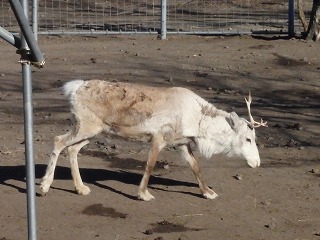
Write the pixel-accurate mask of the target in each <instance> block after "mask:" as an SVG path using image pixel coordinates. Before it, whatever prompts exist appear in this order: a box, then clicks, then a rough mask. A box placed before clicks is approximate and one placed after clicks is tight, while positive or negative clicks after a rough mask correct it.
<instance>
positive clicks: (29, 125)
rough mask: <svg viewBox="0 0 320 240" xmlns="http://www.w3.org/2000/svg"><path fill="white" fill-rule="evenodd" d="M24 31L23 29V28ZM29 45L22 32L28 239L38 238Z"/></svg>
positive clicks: (25, 2)
mask: <svg viewBox="0 0 320 240" xmlns="http://www.w3.org/2000/svg"><path fill="white" fill-rule="evenodd" d="M21 5H22V8H23V11H24V14H25V16H26V17H27V20H28V12H29V8H28V0H21ZM22 32H23V30H22ZM29 51H30V49H29V46H28V44H27V41H26V39H25V36H24V35H23V33H21V65H22V82H23V109H24V136H25V159H26V175H27V213H28V239H29V240H36V239H37V234H36V203H35V196H36V194H35V166H34V159H33V157H34V156H33V109H32V77H31V66H30V61H27V60H26V59H29V57H28V54H29Z"/></svg>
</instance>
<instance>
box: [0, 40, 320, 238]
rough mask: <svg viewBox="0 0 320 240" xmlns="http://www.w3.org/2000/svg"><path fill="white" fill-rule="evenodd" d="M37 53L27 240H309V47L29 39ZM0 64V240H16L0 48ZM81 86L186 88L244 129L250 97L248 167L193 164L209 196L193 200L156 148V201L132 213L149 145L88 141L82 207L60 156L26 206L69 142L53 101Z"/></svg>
mask: <svg viewBox="0 0 320 240" xmlns="http://www.w3.org/2000/svg"><path fill="white" fill-rule="evenodd" d="M39 44H40V48H41V49H42V51H43V52H45V57H46V65H45V67H44V68H43V69H41V70H39V69H36V68H32V70H33V71H32V72H33V74H32V75H33V86H34V88H33V90H34V94H33V98H34V102H33V104H34V135H35V136H34V140H35V163H36V166H35V167H36V182H37V197H36V203H37V209H36V211H37V226H38V229H37V234H38V239H47V240H51V239H52V240H53V239H54V240H56V239H68V240H69V239H78V240H87V239H107V240H109V239H110V240H111V239H119V240H120V239H121V240H122V239H148V240H149V239H150V240H151V239H157V240H161V239H163V240H171V239H172V240H178V239H179V240H186V239H214V240H225V239H229V240H232V239H237V240H238V239H244V240H247V239H254V240H257V239H259V240H262V239H265V240H270V239H282V240H283V239H320V135H319V130H320V127H319V123H320V98H319V96H320V77H319V76H320V59H319V56H320V50H319V44H316V43H313V42H306V41H303V40H299V39H290V40H288V39H281V38H271V37H266V38H262V37H260V38H256V37H248V36H241V37H240V36H235V37H199V36H169V39H168V40H164V41H161V40H158V39H157V37H156V36H137V35H132V36H99V37H75V36H63V37H61V36H41V37H40V39H39ZM0 56H1V57H0V83H1V85H0V107H1V111H0V122H1V124H0V131H1V135H0V156H1V161H0V206H1V208H0V239H1V240H20V239H27V236H28V235H27V216H26V185H25V167H24V165H25V162H24V161H25V160H24V132H23V105H22V98H23V96H22V83H21V66H20V64H19V63H18V60H19V55H17V54H16V53H15V49H14V48H13V47H12V46H10V45H9V44H7V43H5V42H4V41H1V40H0ZM92 78H99V79H107V80H113V81H128V82H132V83H138V84H147V85H154V86H155V85H156V86H168V87H169V86H182V87H187V88H189V89H191V90H193V91H195V92H196V93H197V94H199V95H200V96H202V97H204V98H205V99H207V100H208V101H210V102H211V103H213V104H214V105H215V106H217V107H219V108H221V109H223V110H226V111H236V112H237V113H238V114H239V115H241V116H242V117H245V118H247V117H248V116H247V110H246V105H245V101H244V97H245V96H246V95H247V94H248V91H249V90H251V93H252V96H253V104H252V112H253V115H254V116H255V118H257V119H259V118H260V117H262V118H263V119H264V120H267V121H268V125H269V127H268V128H259V129H257V135H258V139H257V142H258V146H259V151H260V155H261V160H262V164H261V167H260V168H258V169H251V168H249V167H248V166H247V165H246V162H245V160H242V159H237V158H226V157H224V156H215V157H212V158H211V159H209V160H206V159H204V158H203V157H200V165H201V168H202V171H203V175H204V176H205V178H206V180H207V182H208V183H209V185H210V187H212V188H213V189H214V190H215V191H216V192H217V193H218V195H219V197H218V198H217V199H215V200H207V199H204V198H203V197H202V195H201V194H200V190H199V188H198V186H197V184H196V180H195V178H194V176H193V174H192V171H191V169H190V168H189V166H188V165H187V163H185V162H183V161H181V160H180V156H179V152H178V151H177V150H175V149H174V148H167V149H165V150H164V151H163V152H162V153H161V155H160V159H159V163H158V164H157V167H156V169H155V171H154V173H153V177H152V179H151V181H150V192H151V193H152V194H153V195H154V196H155V197H156V199H155V200H153V201H150V202H142V201H139V200H137V199H136V194H137V190H138V184H139V182H140V180H141V177H142V174H143V171H144V164H145V160H146V158H147V152H148V147H149V145H148V144H147V143H136V142H128V141H125V140H122V139H114V138H111V137H106V136H98V137H97V138H95V139H93V140H92V141H91V143H90V144H89V145H88V146H86V147H85V148H84V149H83V150H81V154H80V156H79V164H80V168H81V169H80V171H81V174H82V178H83V180H84V182H85V183H86V184H87V185H88V186H89V187H90V188H91V191H92V192H91V194H89V195H88V196H78V195H77V194H76V193H75V191H74V189H73V183H72V180H71V174H70V170H69V163H68V161H67V160H68V159H67V155H66V154H65V153H64V154H62V155H61V156H60V159H59V161H58V166H57V169H56V175H55V181H54V182H53V185H52V188H51V189H50V191H49V193H48V194H47V196H45V197H42V196H40V191H39V189H38V188H39V186H38V183H39V182H40V179H41V177H42V176H43V174H44V171H45V167H46V164H47V161H48V156H49V153H50V151H51V147H52V140H53V137H54V136H55V135H60V134H62V133H64V132H65V131H68V129H70V123H71V122H70V118H71V114H70V113H69V111H68V103H67V102H66V101H65V99H64V97H63V95H62V92H61V90H60V89H59V87H60V86H61V85H62V84H63V83H64V82H67V81H69V80H72V79H92ZM186 107H188V106H186ZM196 155H197V156H198V154H197V152H196ZM236 176H238V177H236Z"/></svg>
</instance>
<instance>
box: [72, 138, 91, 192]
mask: <svg viewBox="0 0 320 240" xmlns="http://www.w3.org/2000/svg"><path fill="white" fill-rule="evenodd" d="M88 143H89V140H84V141H82V142H80V143H77V144H75V145H72V146H70V147H68V152H69V159H70V165H71V174H72V178H73V182H74V186H75V189H76V191H77V193H78V194H80V195H88V194H89V193H90V188H89V187H88V186H86V185H84V184H83V182H82V179H81V175H80V171H79V166H78V158H77V155H78V152H79V151H80V149H81V148H82V147H83V146H85V145H87V144H88Z"/></svg>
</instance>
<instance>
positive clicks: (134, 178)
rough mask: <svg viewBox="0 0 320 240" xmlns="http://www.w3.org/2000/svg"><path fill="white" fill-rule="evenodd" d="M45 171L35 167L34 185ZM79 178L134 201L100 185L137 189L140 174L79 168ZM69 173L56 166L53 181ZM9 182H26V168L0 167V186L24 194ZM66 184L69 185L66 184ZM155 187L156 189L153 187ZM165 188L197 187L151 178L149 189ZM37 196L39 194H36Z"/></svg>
mask: <svg viewBox="0 0 320 240" xmlns="http://www.w3.org/2000/svg"><path fill="white" fill-rule="evenodd" d="M45 170H46V165H44V164H36V165H35V178H36V183H37V184H38V183H39V182H40V179H41V178H42V177H43V175H44V173H45ZM80 172H81V176H82V179H83V182H84V183H88V184H92V185H95V186H97V187H100V188H103V189H107V190H109V191H112V192H114V193H118V194H121V195H123V196H125V197H127V198H129V199H134V200H136V199H137V197H136V195H134V196H133V195H130V194H128V193H125V192H122V190H121V189H114V188H112V187H110V186H108V185H105V184H102V183H101V182H103V181H109V180H111V181H118V182H121V183H125V184H130V185H135V186H137V187H138V185H139V183H140V181H141V178H142V173H141V174H139V173H135V172H131V171H123V170H113V169H112V170H110V169H95V168H81V169H80ZM71 179H72V177H71V171H70V168H69V167H62V166H57V167H56V170H55V180H71ZM10 180H16V181H18V182H26V168H25V166H24V165H19V166H0V184H1V185H4V186H8V187H11V188H14V189H17V190H18V191H19V192H21V193H26V188H25V187H21V184H14V183H11V182H12V181H10ZM9 182H10V183H9ZM67 184H71V183H70V182H68V183H67ZM155 185H157V187H155ZM167 186H186V187H198V185H197V184H195V183H190V182H184V181H178V180H174V179H170V178H165V177H159V176H151V178H150V181H149V187H150V188H151V189H152V188H153V189H157V190H162V191H170V190H168V189H167ZM51 188H52V189H57V190H61V191H66V192H73V193H75V194H76V192H75V191H70V190H68V189H62V188H57V187H54V182H53V186H51ZM172 192H179V193H184V194H189V195H193V196H197V197H201V196H202V195H201V194H195V193H192V192H182V191H172ZM37 196H40V194H38V193H37Z"/></svg>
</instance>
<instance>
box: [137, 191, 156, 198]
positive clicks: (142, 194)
mask: <svg viewBox="0 0 320 240" xmlns="http://www.w3.org/2000/svg"><path fill="white" fill-rule="evenodd" d="M138 199H140V200H143V201H150V200H152V199H155V197H154V196H152V195H151V194H150V193H149V191H148V190H145V191H144V192H142V191H139V193H138Z"/></svg>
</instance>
